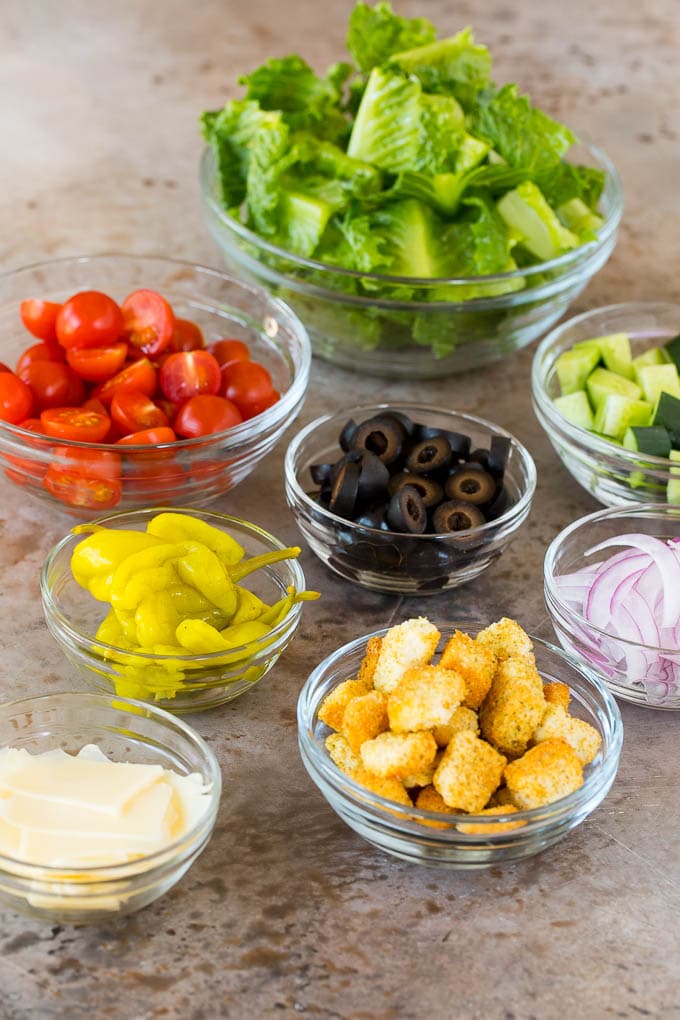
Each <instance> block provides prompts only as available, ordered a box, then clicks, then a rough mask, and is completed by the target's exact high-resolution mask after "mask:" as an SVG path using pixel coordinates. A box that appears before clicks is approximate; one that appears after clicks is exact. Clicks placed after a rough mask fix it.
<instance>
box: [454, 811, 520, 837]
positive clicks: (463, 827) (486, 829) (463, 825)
mask: <svg viewBox="0 0 680 1020" xmlns="http://www.w3.org/2000/svg"><path fill="white" fill-rule="evenodd" d="M516 811H517V808H516V807H513V806H512V805H506V806H505V807H489V808H484V810H483V811H478V812H477V814H480V815H511V814H514V813H515V812H516ZM523 825H526V822H498V824H496V825H490V824H488V823H487V824H486V825H480V824H479V823H477V824H475V823H474V822H459V823H458V825H457V826H456V828H457V829H458V831H459V832H467V833H469V834H470V835H471V836H487V835H489V833H491V832H511V831H512V830H513V829H521V828H522V826H523Z"/></svg>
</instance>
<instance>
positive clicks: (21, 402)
mask: <svg viewBox="0 0 680 1020" xmlns="http://www.w3.org/2000/svg"><path fill="white" fill-rule="evenodd" d="M32 410H33V394H32V392H31V390H30V388H29V387H28V386H27V385H26V383H25V382H24V381H23V379H20V378H19V376H18V375H15V374H14V372H0V420H1V421H8V422H9V423H10V424H11V425H18V424H19V422H20V421H23V420H24V419H25V418H28V416H29V414H30V413H31V411H32Z"/></svg>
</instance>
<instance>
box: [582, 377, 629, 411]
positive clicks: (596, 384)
mask: <svg viewBox="0 0 680 1020" xmlns="http://www.w3.org/2000/svg"><path fill="white" fill-rule="evenodd" d="M586 389H587V391H588V396H589V397H590V400H591V403H592V404H593V406H594V408H595V410H596V411H597V410H599V407H600V404H602V403H603V402H604V401H605V400H606V399H607V397H608V396H610V394H613V393H615V394H617V395H618V396H621V397H628V399H629V400H639V399H640V397H641V396H642V390H641V389H640V387H639V386H638V385H637V383H634V382H633V381H632V380H631V379H624V377H623V376H622V375H617V374H616V372H610V371H609V369H608V368H596V369H594V370H593V371H592V372H591V373H590V375H589V376H588V378H587V380H586Z"/></svg>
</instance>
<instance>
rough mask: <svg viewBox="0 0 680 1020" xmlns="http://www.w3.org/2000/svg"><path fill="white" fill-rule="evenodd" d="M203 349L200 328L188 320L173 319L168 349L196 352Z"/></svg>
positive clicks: (203, 341) (203, 344) (203, 342)
mask: <svg viewBox="0 0 680 1020" xmlns="http://www.w3.org/2000/svg"><path fill="white" fill-rule="evenodd" d="M202 347H205V340H204V339H203V334H202V333H201V330H200V327H199V326H197V325H196V323H195V322H191V321H190V320H189V319H175V328H174V329H173V331H172V339H171V341H170V349H171V350H173V351H198V350H200V349H201V348H202Z"/></svg>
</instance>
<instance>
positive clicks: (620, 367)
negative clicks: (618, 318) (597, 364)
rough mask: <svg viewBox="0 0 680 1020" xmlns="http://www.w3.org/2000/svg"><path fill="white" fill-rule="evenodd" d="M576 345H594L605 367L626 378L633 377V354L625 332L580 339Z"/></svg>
mask: <svg viewBox="0 0 680 1020" xmlns="http://www.w3.org/2000/svg"><path fill="white" fill-rule="evenodd" d="M575 346H576V347H588V346H593V347H596V348H597V350H599V352H600V357H601V358H602V360H603V361H604V365H605V368H608V369H609V371H610V372H617V373H618V375H623V376H625V378H626V379H632V378H633V356H632V354H631V350H630V340H629V338H628V334H627V333H612V334H611V335H610V336H598V337H594V338H593V339H592V340H582V341H581V343H580V344H576V345H575Z"/></svg>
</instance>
